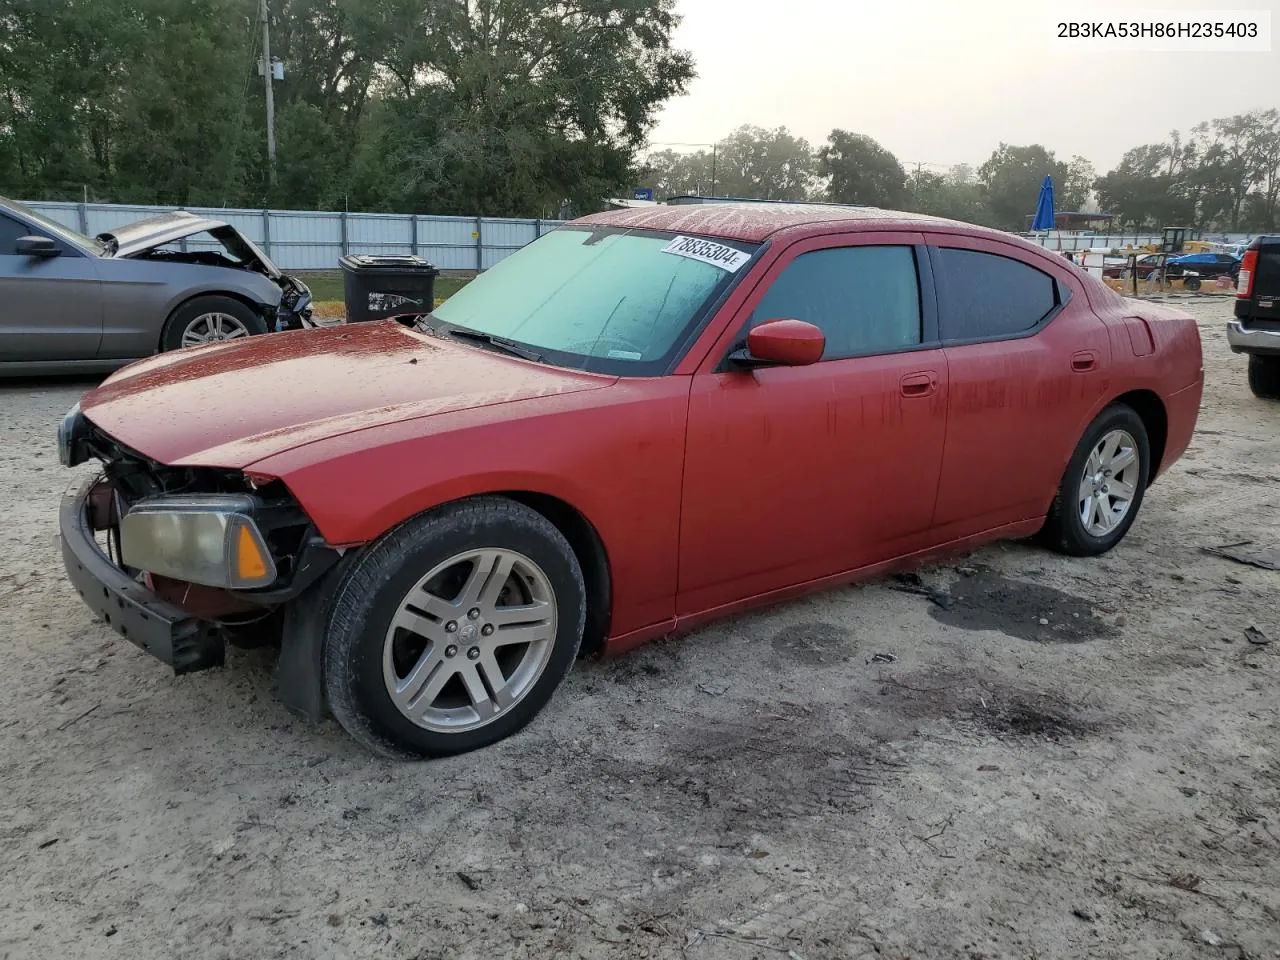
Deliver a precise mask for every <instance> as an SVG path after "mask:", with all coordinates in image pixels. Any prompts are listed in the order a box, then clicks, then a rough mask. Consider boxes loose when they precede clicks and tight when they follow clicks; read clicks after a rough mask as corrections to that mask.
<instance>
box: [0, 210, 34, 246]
mask: <svg viewBox="0 0 1280 960" xmlns="http://www.w3.org/2000/svg"><path fill="white" fill-rule="evenodd" d="M30 233H31V231H30V230H28V229H27V228H26V226H25V225H24V224H21V223H19V222H18V221H17V220H14V219H13V218H12V217H6V216H5V215H4V214H3V213H0V256H6V255H11V254H15V253H17V252H18V238H19V237H25V236H29V235H30Z"/></svg>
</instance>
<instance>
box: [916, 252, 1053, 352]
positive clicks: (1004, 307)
mask: <svg viewBox="0 0 1280 960" xmlns="http://www.w3.org/2000/svg"><path fill="white" fill-rule="evenodd" d="M934 254H935V258H934V263H935V264H936V266H937V274H938V276H937V280H938V287H939V290H940V291H941V293H942V296H943V298H944V310H943V312H942V321H941V322H942V338H943V339H944V340H991V339H996V338H999V337H1012V336H1017V335H1018V334H1020V333H1026V332H1027V331H1028V330H1031V329H1032V328H1034V327H1035V326H1037V325H1038V324H1039V323H1040V322H1041V321H1042V320H1044V318H1045V317H1047V316H1048V315H1049V314H1050V313H1051V312H1052V311H1053V309H1054V308H1055V307H1057V305H1058V291H1057V285H1056V284H1055V283H1054V280H1053V277H1051V276H1049V275H1048V274H1047V273H1043V272H1041V271H1040V270H1037V269H1036V268H1035V267H1032V266H1029V265H1028V264H1025V263H1023V262H1022V261H1021V260H1014V259H1013V258H1012V257H1001V256H998V255H996V254H993V253H980V252H978V251H977V250H957V249H955V248H953V247H938V248H935V250H934Z"/></svg>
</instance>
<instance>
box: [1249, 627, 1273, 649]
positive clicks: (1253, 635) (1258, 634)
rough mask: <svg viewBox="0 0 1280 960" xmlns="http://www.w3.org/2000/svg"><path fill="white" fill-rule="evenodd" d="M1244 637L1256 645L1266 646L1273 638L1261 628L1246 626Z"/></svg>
mask: <svg viewBox="0 0 1280 960" xmlns="http://www.w3.org/2000/svg"><path fill="white" fill-rule="evenodd" d="M1244 638H1245V639H1246V640H1248V641H1249V642H1250V643H1252V644H1253V645H1254V646H1255V647H1265V646H1266V645H1267V644H1268V643H1270V642H1271V638H1270V637H1268V636H1267V635H1266V634H1265V633H1263V632H1262V631H1261V630H1259V629H1258V628H1257V627H1246V628H1245V631H1244Z"/></svg>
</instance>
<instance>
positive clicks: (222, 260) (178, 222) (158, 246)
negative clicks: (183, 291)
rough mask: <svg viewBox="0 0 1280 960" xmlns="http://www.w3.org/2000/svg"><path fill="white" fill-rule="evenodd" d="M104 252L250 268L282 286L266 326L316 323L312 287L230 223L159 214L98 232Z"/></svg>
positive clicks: (291, 327)
mask: <svg viewBox="0 0 1280 960" xmlns="http://www.w3.org/2000/svg"><path fill="white" fill-rule="evenodd" d="M96 239H97V240H99V241H100V242H101V243H103V244H104V245H105V246H106V255H107V256H110V257H117V258H120V259H126V260H149V261H153V262H157V263H184V264H199V265H203V266H209V267H223V268H226V269H232V270H248V271H250V272H253V273H258V274H261V275H262V276H265V277H267V278H268V279H269V280H271V282H272V283H274V284H275V285H276V286H277V287H279V288H280V303H279V305H278V306H277V307H276V310H275V314H274V315H273V316H269V317H267V320H268V329H270V330H273V331H280V330H299V329H302V328H304V327H313V326H316V324H315V322H314V320H313V319H312V311H311V307H312V295H311V290H310V288H309V287H308V286H307V285H306V284H305V283H303V282H302V281H301V280H300V279H298V278H297V277H294V276H290V275H289V274H286V273H283V272H281V270H280V268H279V267H277V266H276V265H275V264H274V263H273V262H272V261H271V258H270V257H268V256H267V255H266V254H265V253H264V252H263V251H262V250H261V249H260V248H259V247H258V245H257V244H256V243H254V242H253V241H252V240H250V239H249V238H248V237H246V236H245V235H244V234H243V233H241V232H240V231H239V230H237V229H236V228H235V227H233V226H232V225H231V224H229V223H225V222H224V221H222V220H214V219H211V218H208V217H201V216H198V215H196V214H193V213H188V212H187V211H185V210H178V211H175V212H173V213H165V214H161V215H160V216H157V217H151V218H149V219H146V220H139V221H138V222H137V223H132V224H129V225H128V226H125V227H120V228H117V229H116V230H115V231H113V232H107V233H101V234H99V235H98V236H97V238H96Z"/></svg>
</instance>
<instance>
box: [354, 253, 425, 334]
mask: <svg viewBox="0 0 1280 960" xmlns="http://www.w3.org/2000/svg"><path fill="white" fill-rule="evenodd" d="M338 263H339V264H340V265H341V267H342V291H343V297H344V299H345V300H346V305H347V322H348V323H359V322H361V321H364V320H384V319H386V318H387V317H405V316H420V315H422V314H426V313H430V312H431V310H432V307H434V306H435V290H436V276H437V275H438V274H439V273H440V271H439V270H437V269H436V268H435V267H434V266H432V265H431V264H430V263H428V262H427V261H426V260H424V259H422V257H412V256H386V257H378V256H367V255H364V254H361V255H359V256H346V257H343V258H342V259H340V260H339V261H338Z"/></svg>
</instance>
